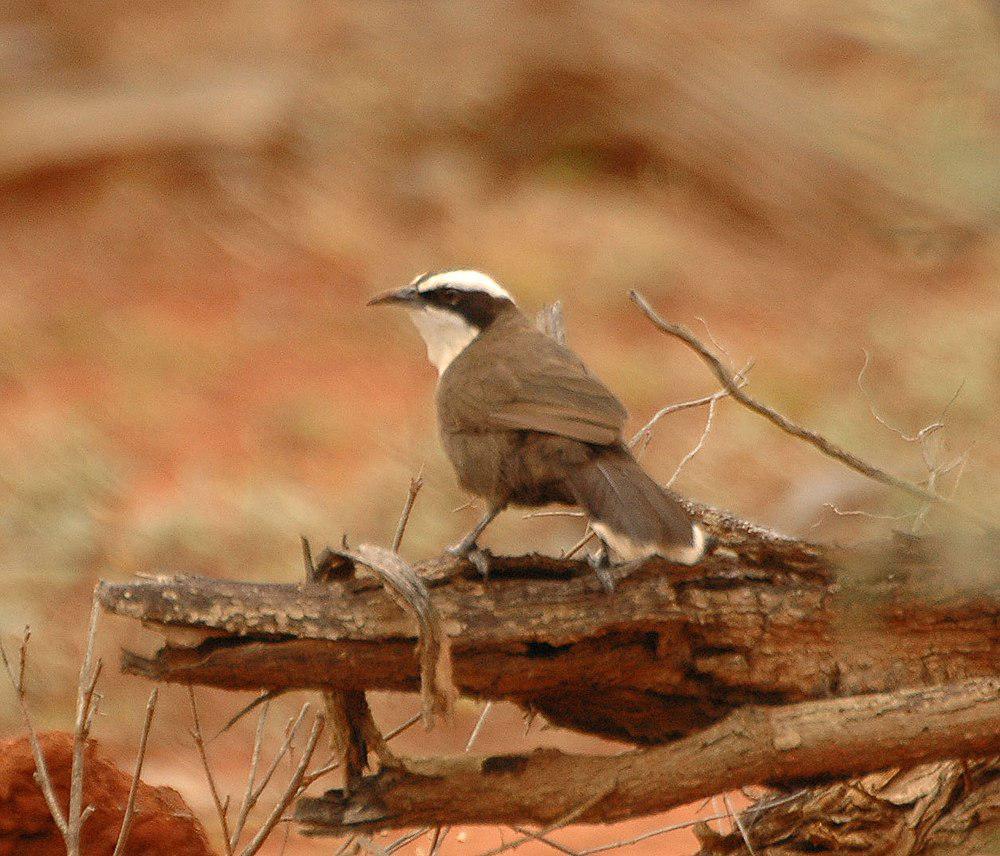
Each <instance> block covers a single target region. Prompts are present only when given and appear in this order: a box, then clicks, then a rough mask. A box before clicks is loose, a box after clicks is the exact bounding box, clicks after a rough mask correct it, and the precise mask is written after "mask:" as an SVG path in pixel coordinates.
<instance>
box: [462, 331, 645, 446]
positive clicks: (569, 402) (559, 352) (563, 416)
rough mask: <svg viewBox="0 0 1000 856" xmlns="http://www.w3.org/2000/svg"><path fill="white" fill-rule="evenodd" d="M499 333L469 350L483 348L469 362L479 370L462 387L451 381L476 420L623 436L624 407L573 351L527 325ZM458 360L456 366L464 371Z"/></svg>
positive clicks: (605, 440) (596, 437)
mask: <svg viewBox="0 0 1000 856" xmlns="http://www.w3.org/2000/svg"><path fill="white" fill-rule="evenodd" d="M491 332H492V331H491ZM495 332H496V334H497V335H496V336H495V337H493V336H490V337H489V338H490V339H492V341H491V342H487V341H485V340H486V339H487V336H484V337H483V340H484V341H482V342H477V343H476V345H475V346H473V347H470V348H469V352H470V353H469V354H468V355H469V356H470V357H473V354H472V353H471V352H472V351H473V349H475V350H476V351H478V352H479V353H478V355H477V357H478V358H476V359H473V360H470V361H468V363H473V364H474V365H475V366H476V370H473V371H470V372H469V373H468V374H467V375H466V376H465V377H463V378H461V381H462V382H461V391H459V389H457V388H456V387H457V386H458V385H459V384H458V383H456V384H450V386H451V390H450V392H451V394H452V395H454V394H455V393H458V394H459V395H460V396H461V397H462V398H463V399H464V400H465V404H466V407H467V408H469V409H468V410H466V411H465V412H470V411H475V412H476V413H477V416H478V419H477V421H479V420H482V421H485V422H486V423H488V424H491V425H494V426H496V427H497V428H509V429H513V430H519V431H539V432H542V433H545V434H558V435H560V436H563V437H570V438H572V439H574V440H580V441H582V442H584V443H593V444H595V445H600V446H609V445H611V444H613V443H616V442H618V441H619V440H620V439H621V432H622V427H623V426H624V424H625V419H626V417H627V415H628V414H627V413H626V411H625V408H624V407H623V406H622V404H621V402H620V401H619V400H618V399H617V398H615V396H614V395H613V394H612V393H611V392H610V391H609V390H608V388H607V387H606V386H604V384H602V383H601V382H600V381H599V380H597V379H596V378H595V377H593V376H592V375H590V374H589V373H588V372H587V369H586V367H585V366H584V365H583V363H582V362H581V361H580V359H579V358H578V357H577V356H576V355H575V354H574V353H573V352H572V351H570V350H568V349H567V348H565V347H563V346H562V345H559V344H558V343H557V342H555V341H553V340H552V339H550V338H549V337H548V336H546V335H544V334H543V333H540V332H538V331H537V330H536V329H534V328H533V327H531V326H529V324H527V323H525V324H523V325H520V324H519V325H517V326H515V327H513V328H512V327H507V328H506V329H505V330H503V331H500V330H497V331H495ZM483 346H487V347H483ZM487 355H488V358H487V359H482V358H483V357H487ZM463 356H464V355H463ZM463 362H465V361H464V360H463ZM458 363H459V360H456V364H455V366H454V368H455V369H456V371H457V372H460V373H461V374H463V375H464V374H465V372H461V367H460V366H459V365H458ZM468 363H466V365H468ZM445 380H446V378H442V382H444V381H445ZM455 380H456V381H459V378H458V377H456V378H455ZM463 409H464V408H463ZM479 424H482V422H480V423H479Z"/></svg>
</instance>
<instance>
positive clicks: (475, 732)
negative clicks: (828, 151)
mask: <svg viewBox="0 0 1000 856" xmlns="http://www.w3.org/2000/svg"><path fill="white" fill-rule="evenodd" d="M491 710H493V702H492V701H488V702H486V704H484V705H483V712H482V713H481V714H479V719H478V720H477V721H476V725H475V727H474V728H473V729H472V733H471V734H470V735H469V739H468V740H467V741H466V743H465V751H466V752H469V751H470V750H471V749H472V744H473V743H475V742H476V740H477V739H478V738H479V733H480V732H481V731H482V730H483V726H484V725H485V724H486V718H487V717H488V716H489V715H490V711H491Z"/></svg>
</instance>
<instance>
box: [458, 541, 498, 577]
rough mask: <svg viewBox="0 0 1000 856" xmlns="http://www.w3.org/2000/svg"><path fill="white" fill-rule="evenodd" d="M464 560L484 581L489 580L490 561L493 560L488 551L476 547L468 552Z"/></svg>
mask: <svg viewBox="0 0 1000 856" xmlns="http://www.w3.org/2000/svg"><path fill="white" fill-rule="evenodd" d="M465 558H466V559H468V560H469V562H470V564H472V566H473V567H474V568H475V569H476V570H477V571H479V575H480V576H481V577H482V578H483V579H484V580H488V579H489V578H490V559H492V558H493V554H492V553H491V552H490V551H489V550H481V549H479V547H476V548H475V549H473V550H470V551H469V552H468V554H467V555H466V557H465Z"/></svg>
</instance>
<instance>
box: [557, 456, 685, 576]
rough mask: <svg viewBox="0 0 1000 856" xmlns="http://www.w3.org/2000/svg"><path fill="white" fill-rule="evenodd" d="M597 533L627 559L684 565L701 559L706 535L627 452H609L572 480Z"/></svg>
mask: <svg viewBox="0 0 1000 856" xmlns="http://www.w3.org/2000/svg"><path fill="white" fill-rule="evenodd" d="M569 485H570V489H571V490H572V492H573V495H574V497H575V499H576V502H577V504H578V505H579V506H580V507H581V508H583V509H585V510H586V511H587V513H588V514H590V517H591V521H592V525H593V527H594V530H595V531H596V532H597V534H598V535H600V536H601V537H602V538H603V539H604V540H605V541H606V542H607V543H608V544H609V545H610V546H611V548H612V549H613V550H614V551H615V552H616V553H618V554H619V556H620V557H621V558H622V559H638V558H642V557H644V556H649V555H652V554H654V553H655V554H657V555H660V556H663V557H664V558H667V559H670V560H672V561H675V562H681V563H683V564H688V565H690V564H694V563H695V562H697V561H698V559H700V558H701V556H702V553H703V552H704V547H705V535H704V533H703V532H702V531H701V529H700V528H699V527H698V526H697V525H696V524H695V523H694V522H693V521H692V520H691V516H690V515H689V514H688V512H687V510H686V509H685V508H684V506H683V505H681V504H680V502H678V501H677V500H676V499H675V498H674V497H673V496H671V495H670V494H669V493H668V492H667V491H666V490H664V489H663V488H662V487H660V486H659V485H658V484H657V483H656V482H655V481H653V479H652V478H650V476H649V475H647V473H646V471H645V470H643V468H642V467H641V466H640V465H639V463H638V461H636V459H635V458H633V457H632V455H630V454H629V452H628V451H626V450H625V449H621V448H618V449H607V450H605V451H602V452H601V453H599V454H598V455H597V456H596V457H595V458H594V459H593V460H592V461H591V462H590V463H589V464H587V465H585V466H583V467H580V468H579V469H578V470H575V471H574V472H573V474H572V475H571V476H570V478H569Z"/></svg>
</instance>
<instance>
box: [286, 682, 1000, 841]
mask: <svg viewBox="0 0 1000 856" xmlns="http://www.w3.org/2000/svg"><path fill="white" fill-rule="evenodd" d="M997 751H1000V678H980V679H975V680H970V681H965V682H961V683H956V684H948V685H943V686H937V687H929V688H923V689H911V690H900V691H898V692H895V693H883V694H874V695H866V696H856V697H852V698H845V699H832V700H824V701H813V702H802V703H799V704H795V705H787V706H781V707H775V708H764V707H757V706H748V707H744V708H742V709H741V710H739V711H736V712H734V713H732V714H730V715H729V716H728V717H726V718H725V719H724V720H722V721H721V722H719V723H716V724H715V725H713V726H711V727H710V728H708V729H706V730H704V731H702V732H700V733H698V734H693V735H690V736H688V737H685V738H683V739H681V740H678V741H677V742H675V743H672V744H670V745H667V746H658V747H654V748H649V749H640V750H635V751H632V752H626V753H624V754H619V755H610V756H595V755H586V756H581V755H569V754H564V753H562V752H560V751H558V750H552V749H543V750H537V751H535V752H533V753H531V754H529V755H500V756H492V757H490V756H485V757H484V756H468V755H459V756H451V757H437V758H426V759H405V760H404V761H403V766H402V767H394V768H391V769H387V770H384V771H382V772H381V773H379V774H377V775H375V776H370V777H368V778H366V779H365V780H364V786H363V787H361V788H359V789H356V790H355V791H353V792H352V793H350V794H346V793H345V792H343V791H339V790H333V791H328V792H327V793H326V794H325V795H324V796H322V797H317V798H309V797H306V798H303V799H301V800H300V801H299V803H298V805H297V807H296V819H298V820H299V821H300V822H302V823H304V824H306V825H307V827H309V828H311V829H312V831H317V830H322V831H323V832H325V833H329V834H343V833H344V832H345V831H348V830H351V829H354V830H359V829H363V830H369V831H370V830H375V829H383V828H394V829H398V828H404V827H412V826H420V825H425V824H465V823H536V824H541V825H547V824H551V823H552V822H554V821H557V820H558V819H560V818H563V817H566V816H573V815H574V813H575V812H576V811H577V810H579V809H580V808H581V806H582V807H583V809H582V810H580V811H579V813H578V814H575V816H574V817H573V820H574V822H580V823H610V822H614V821H616V820H621V819H624V818H630V817H638V816H642V815H647V814H653V813H656V812H660V811H664V810H666V809H668V808H671V807H673V806H676V805H680V804H683V803H687V802H691V801H692V800H695V799H698V798H701V797H706V796H710V795H712V794H716V793H720V792H724V791H726V790H730V789H732V788H735V787H738V786H740V785H743V784H747V783H769V784H782V783H789V782H799V781H801V780H803V779H814V778H831V777H838V776H846V775H852V774H857V773H864V772H869V771H873V770H878V769H882V768H884V767H887V766H897V765H908V764H916V763H922V762H925V761H928V760H935V759H940V758H947V757H951V756H976V755H987V754H992V753H995V752H997Z"/></svg>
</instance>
